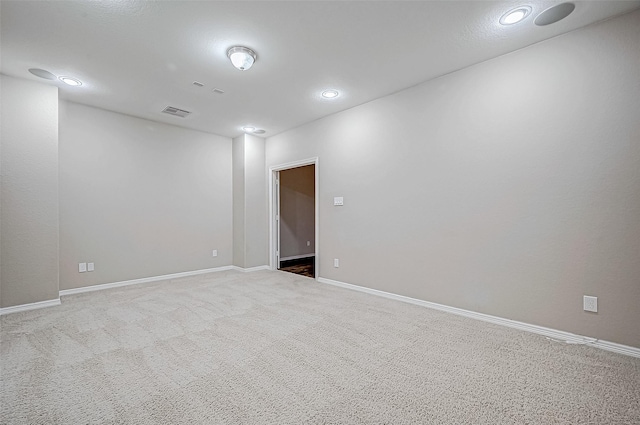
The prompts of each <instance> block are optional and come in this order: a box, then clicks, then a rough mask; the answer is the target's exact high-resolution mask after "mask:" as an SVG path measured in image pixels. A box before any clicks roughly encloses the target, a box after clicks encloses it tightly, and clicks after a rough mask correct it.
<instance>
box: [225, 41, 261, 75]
mask: <svg viewBox="0 0 640 425" xmlns="http://www.w3.org/2000/svg"><path fill="white" fill-rule="evenodd" d="M227 56H228V57H229V59H231V63H232V64H233V66H235V67H236V68H237V69H239V70H240V71H246V70H248V69H249V68H251V67H252V66H253V63H254V62H255V61H256V59H257V58H258V57H257V55H256V52H254V51H253V50H251V49H250V48H248V47H244V46H235V47H232V48H230V49H229V51H227Z"/></svg>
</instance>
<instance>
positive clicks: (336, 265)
mask: <svg viewBox="0 0 640 425" xmlns="http://www.w3.org/2000/svg"><path fill="white" fill-rule="evenodd" d="M333 267H340V260H338V259H337V258H334V259H333Z"/></svg>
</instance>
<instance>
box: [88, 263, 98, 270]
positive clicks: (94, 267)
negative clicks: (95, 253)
mask: <svg viewBox="0 0 640 425" xmlns="http://www.w3.org/2000/svg"><path fill="white" fill-rule="evenodd" d="M95 269H96V265H95V264H94V263H87V271H88V272H92V271H94V270H95Z"/></svg>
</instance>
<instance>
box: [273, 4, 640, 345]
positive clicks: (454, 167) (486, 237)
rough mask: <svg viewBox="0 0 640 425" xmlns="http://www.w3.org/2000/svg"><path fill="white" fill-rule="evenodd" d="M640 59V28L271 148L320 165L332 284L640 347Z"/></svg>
mask: <svg viewBox="0 0 640 425" xmlns="http://www.w3.org/2000/svg"><path fill="white" fill-rule="evenodd" d="M639 41H640V12H635V13H632V14H628V15H625V16H622V17H619V18H616V19H612V20H608V21H605V22H602V23H598V24H595V25H592V26H589V27H587V28H584V29H581V30H578V31H575V32H572V33H569V34H566V35H563V36H560V37H556V38H553V39H551V40H548V41H545V42H542V43H539V44H536V45H533V46H530V47H528V48H525V49H522V50H519V51H516V52H513V53H511V54H508V55H506V56H502V57H499V58H496V59H493V60H490V61H487V62H484V63H481V64H478V65H476V66H473V67H470V68H467V69H464V70H461V71H458V72H454V73H452V74H449V75H446V76H444V77H441V78H438V79H436V80H432V81H429V82H427V83H425V84H422V85H420V86H417V87H414V88H411V89H408V90H405V91H402V92H399V93H397V94H395V95H392V96H388V97H385V98H382V99H379V100H376V101H373V102H370V103H367V104H364V105H361V106H359V107H356V108H353V109H351V110H348V111H345V112H342V113H339V114H335V115H332V116H330V117H327V118H325V119H322V120H319V121H316V122H313V123H310V124H307V125H304V126H301V127H299V128H296V129H294V130H291V131H288V132H285V133H282V134H280V135H277V136H274V137H271V138H269V139H268V140H267V167H269V166H272V165H275V164H281V163H286V162H289V161H295V160H300V159H304V158H309V157H313V156H318V157H319V158H320V164H321V166H320V168H319V172H320V175H319V179H320V183H321V184H320V188H321V193H320V258H321V263H320V264H319V272H320V276H322V277H325V278H329V279H335V280H339V281H343V282H348V283H353V284H357V285H362V286H366V287H370V288H375V289H380V290H383V291H389V292H393V293H397V294H402V295H406V296H410V297H415V298H419V299H424V300H428V301H433V302H437V303H442V304H446V305H450V306H455V307H460V308H463V309H468V310H473V311H477V312H482V313H487V314H491V315H496V316H500V317H505V318H510V319H515V320H519V321H524V322H528V323H533V324H537V325H542V326H547V327H551V328H556V329H561V330H565V331H569V332H573V333H577V334H581V335H587V336H591V337H596V338H601V339H605V340H609V341H613V342H618V343H622V344H628V345H631V346H636V347H640V331H639V330H638V325H637V324H638V323H640V309H638V300H640V119H639V117H640V115H639V113H640V112H639V111H640V79H639V78H638V76H639V75H640V54H639V53H638V44H639ZM334 196H344V202H345V205H344V206H343V207H334V206H333V205H332V199H333V197H334ZM334 258H339V259H340V268H333V264H332V263H333V259H334ZM584 294H587V295H594V296H597V297H598V298H599V312H598V313H597V314H593V313H587V312H584V311H583V310H582V296H583V295H584Z"/></svg>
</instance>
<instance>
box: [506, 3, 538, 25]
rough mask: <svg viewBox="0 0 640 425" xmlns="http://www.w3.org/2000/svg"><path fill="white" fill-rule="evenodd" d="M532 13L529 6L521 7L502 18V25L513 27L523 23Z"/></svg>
mask: <svg viewBox="0 0 640 425" xmlns="http://www.w3.org/2000/svg"><path fill="white" fill-rule="evenodd" d="M530 13H531V8H530V7H529V6H520V7H516V8H515V9H511V10H510V11H508V12H507V13H505V14H504V15H502V18H500V23H501V24H502V25H513V24H517V23H518V22H520V21H522V20H523V19H524V18H526V17H527V16H529V14H530Z"/></svg>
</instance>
